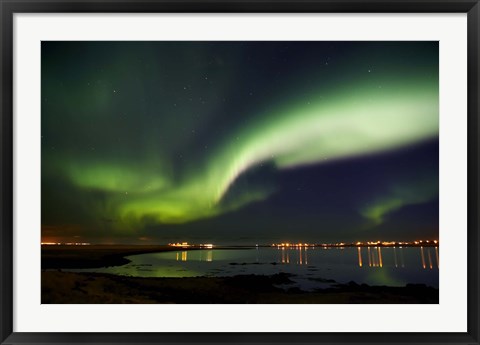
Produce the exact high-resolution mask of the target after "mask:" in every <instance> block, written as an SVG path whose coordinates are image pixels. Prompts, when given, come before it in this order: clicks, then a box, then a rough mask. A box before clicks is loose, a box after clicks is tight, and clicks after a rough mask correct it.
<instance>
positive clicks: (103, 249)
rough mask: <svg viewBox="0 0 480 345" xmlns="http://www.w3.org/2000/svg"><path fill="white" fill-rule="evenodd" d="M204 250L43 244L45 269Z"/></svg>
mask: <svg viewBox="0 0 480 345" xmlns="http://www.w3.org/2000/svg"><path fill="white" fill-rule="evenodd" d="M253 248H255V247H252V246H238V247H232V246H218V247H215V248H213V249H208V250H216V249H253ZM202 249H206V248H202V247H187V248H182V247H173V246H169V245H123V244H119V245H108V244H105V245H103V244H98V245H97V244H95V245H80V246H75V245H42V249H41V258H42V269H62V268H64V269H72V268H74V269H79V268H101V267H111V266H123V265H126V264H128V263H130V262H131V261H130V260H128V259H127V258H126V256H131V255H139V254H149V253H162V252H170V251H178V250H181V251H186V250H202Z"/></svg>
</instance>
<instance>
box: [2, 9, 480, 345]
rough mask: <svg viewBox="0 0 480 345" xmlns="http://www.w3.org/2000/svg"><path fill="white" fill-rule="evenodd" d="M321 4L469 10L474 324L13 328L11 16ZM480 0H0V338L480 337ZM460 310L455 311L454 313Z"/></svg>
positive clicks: (418, 340) (426, 340)
mask: <svg viewBox="0 0 480 345" xmlns="http://www.w3.org/2000/svg"><path fill="white" fill-rule="evenodd" d="M26 12H28V13H109V12H112V13H122V12H125V13H145V12H152V13H153V12H163V13H174V12H191V13H208V12H211V13H228V12H242V13H247V12H260V13H268V12H276V13H279V12H283V13H300V12H323V13H342V12H344V13H399V12H401V13H410V12H411V13H429V12H432V13H442V12H443V13H445V12H456V13H467V15H468V17H467V18H468V19H467V20H468V24H467V25H468V37H467V40H468V66H467V67H468V253H467V255H468V281H467V285H468V296H467V297H468V315H467V317H468V321H467V323H468V325H467V327H468V330H467V332H465V333H325V332H323V333H315V332H312V333H17V332H13V313H14V310H13V294H14V289H13V273H14V272H13V231H14V224H13V211H14V210H13V197H14V195H13V187H12V186H13V179H14V171H13V159H14V156H13V150H14V147H13V120H14V119H13V34H14V32H13V16H14V14H15V13H26ZM479 16H480V4H479V0H404V1H399V0H393V1H389V0H257V1H255V0H198V1H195V0H140V1H135V0H120V1H110V0H76V1H67V0H26V1H23V0H16V1H14V0H0V18H1V19H0V22H1V40H0V49H1V53H0V58H1V71H0V73H1V85H0V88H1V153H0V154H1V156H0V164H1V169H0V174H1V178H0V181H1V182H0V190H1V195H2V198H1V208H0V219H1V230H0V248H1V259H0V260H1V261H0V276H1V285H0V313H1V314H0V318H1V320H0V341H1V344H198V343H209V344H218V343H235V344H273V343H291V344H302V343H319V344H320V343H336V344H370V343H386V344H388V343H392V344H393V343H396V344H479V298H478V297H479V277H480V275H479V255H478V250H479V249H480V242H479V236H478V235H479V230H480V229H479V212H478V211H479V203H478V197H479V186H480V184H479V177H480V176H479V171H478V165H479V153H480V152H479V141H478V136H479V135H480V126H479V121H478V116H479V102H478V98H479V96H480V88H479V81H480V78H479V47H480V44H479V32H480V24H479ZM452 317H455V315H452Z"/></svg>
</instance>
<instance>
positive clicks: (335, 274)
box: [75, 247, 439, 290]
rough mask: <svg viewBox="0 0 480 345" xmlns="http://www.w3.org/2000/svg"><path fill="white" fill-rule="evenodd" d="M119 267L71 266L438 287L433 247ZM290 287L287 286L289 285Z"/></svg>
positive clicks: (308, 285) (184, 258) (248, 255)
mask: <svg viewBox="0 0 480 345" xmlns="http://www.w3.org/2000/svg"><path fill="white" fill-rule="evenodd" d="M127 258H128V259H129V260H131V261H132V262H131V263H129V264H127V265H124V266H119V267H107V268H100V269H88V270H75V271H78V272H81V271H89V272H92V271H93V272H102V273H113V274H119V275H127V276H136V277H195V276H214V277H220V276H233V275H239V274H266V275H271V274H275V273H280V272H285V273H291V274H294V275H295V276H294V277H293V278H292V280H294V281H295V282H296V284H297V285H299V287H301V288H302V289H304V290H310V289H314V288H318V287H326V286H329V285H331V283H329V282H325V280H330V279H333V280H335V281H336V282H339V283H347V282H350V281H355V282H356V283H358V284H361V283H366V284H369V285H388V286H404V285H405V284H407V283H422V284H426V285H429V286H433V287H438V271H439V269H438V268H439V261H438V248H435V247H427V248H399V247H396V248H380V247H378V248H375V247H370V248H356V247H354V248H351V247H349V248H343V249H340V248H338V249H337V248H329V249H322V248H315V249H312V248H308V249H305V248H299V249H295V248H291V249H287V248H283V249H282V248H280V249H277V248H262V247H260V248H254V249H238V250H237V249H229V250H221V249H214V250H192V251H182V250H179V251H172V252H164V253H153V254H141V255H133V256H129V257H127ZM290 287H291V285H290Z"/></svg>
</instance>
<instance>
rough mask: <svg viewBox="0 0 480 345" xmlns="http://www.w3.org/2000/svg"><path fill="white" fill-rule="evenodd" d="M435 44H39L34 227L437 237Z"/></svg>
mask: <svg viewBox="0 0 480 345" xmlns="http://www.w3.org/2000/svg"><path fill="white" fill-rule="evenodd" d="M438 102H439V99H438V43H437V42H43V43H42V129H41V130H42V237H44V238H48V239H50V238H54V239H69V240H71V239H74V238H81V239H84V240H86V241H97V242H109V243H110V242H139V241H151V242H167V241H170V240H181V239H185V240H192V239H193V240H195V239H202V240H203V239H208V240H210V241H213V242H242V241H243V242H253V241H255V242H258V241H261V242H264V241H270V240H278V239H280V240H283V239H286V240H301V241H307V240H349V239H352V240H357V239H371V238H372V237H373V238H377V237H378V236H381V238H382V239H401V240H402V239H405V240H406V239H412V238H413V237H422V238H425V237H430V238H437V237H438V126H439V114H438V112H439V108H438Z"/></svg>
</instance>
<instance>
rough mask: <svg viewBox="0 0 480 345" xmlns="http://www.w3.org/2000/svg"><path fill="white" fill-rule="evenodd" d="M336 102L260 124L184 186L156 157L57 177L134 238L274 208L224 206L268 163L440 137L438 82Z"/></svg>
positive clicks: (263, 118) (341, 93)
mask: <svg viewBox="0 0 480 345" xmlns="http://www.w3.org/2000/svg"><path fill="white" fill-rule="evenodd" d="M389 80H390V81H389ZM330 93H331V95H330V97H325V99H326V100H323V99H324V98H320V97H315V95H313V94H311V95H308V97H302V98H301V99H300V98H297V100H291V101H290V102H288V101H287V102H284V103H283V104H278V106H276V107H273V108H270V109H269V110H268V112H266V113H263V114H259V115H258V116H256V117H254V119H255V120H251V121H249V122H248V123H246V124H244V126H243V127H241V128H238V129H237V130H236V132H235V133H233V134H231V135H230V136H229V138H228V139H226V140H225V141H224V142H222V143H221V144H218V145H216V147H215V148H214V149H213V151H212V152H214V153H213V154H210V155H208V156H206V157H202V161H201V162H200V163H198V162H195V166H194V167H193V168H192V169H188V171H187V173H186V174H184V175H182V177H181V178H178V177H175V174H174V171H173V169H172V168H171V167H170V165H169V163H168V159H167V158H165V157H162V155H160V154H159V155H158V159H157V161H156V162H154V163H152V162H149V163H148V164H143V165H142V164H141V163H139V164H138V165H135V164H130V165H128V164H125V163H124V162H122V161H114V160H109V159H108V158H105V159H103V160H97V161H92V160H88V161H82V160H81V159H79V160H75V161H73V160H68V159H66V160H67V161H68V163H65V160H63V162H62V164H61V169H64V170H65V173H66V174H67V176H69V178H70V179H71V181H72V182H73V184H74V185H76V186H78V187H82V188H87V189H91V190H99V191H103V192H106V193H108V195H109V198H108V201H107V202H106V203H105V204H104V205H103V210H102V212H103V213H106V214H109V215H110V216H111V217H112V218H115V219H118V221H117V222H116V225H115V227H116V228H117V229H118V230H124V231H132V229H134V228H135V227H136V226H139V225H141V224H145V223H167V224H180V223H186V222H190V221H194V220H198V219H203V218H208V217H213V216H216V215H219V214H223V213H226V212H229V211H233V210H236V209H239V208H241V207H242V206H244V205H247V204H249V203H252V202H255V201H257V200H263V199H265V198H268V196H269V195H270V194H271V193H272V192H274V189H271V188H270V189H258V188H257V189H255V188H253V189H251V190H250V191H248V193H243V194H242V195H241V196H239V197H237V198H236V199H235V200H234V202H229V203H223V202H222V200H224V198H225V196H226V195H227V194H228V193H229V190H230V189H231V187H232V185H234V183H235V181H236V180H237V179H238V178H239V176H241V175H242V174H243V173H245V172H247V171H248V170H249V169H252V168H254V167H257V166H259V165H262V164H264V163H268V164H273V166H274V167H275V168H276V169H289V168H293V167H298V166H304V165H309V164H321V163H326V162H330V161H332V160H338V159H344V158H349V157H355V156H359V155H368V154H374V153H380V152H384V151H389V150H394V149H398V148H402V147H405V146H408V145H411V144H415V143H419V142H422V141H424V140H428V139H431V138H435V137H437V136H438V125H439V124H438V103H439V102H438V83H437V81H436V80H435V81H430V82H428V81H427V82H426V81H425V80H423V79H422V80H412V79H411V78H410V79H408V80H402V79H400V78H399V77H398V76H396V77H394V78H391V79H385V80H384V83H382V87H381V89H379V87H378V86H373V85H370V84H365V83H361V82H351V83H349V84H345V83H344V84H343V86H342V87H338V86H337V87H335V88H334V89H333V90H331V91H330ZM432 190H435V191H436V189H435V188H433V189H432ZM437 193H438V191H437ZM424 194H426V195H427V197H423V196H422V197H413V196H409V195H402V194H401V193H400V194H399V193H398V192H395V191H392V192H391V193H390V194H389V195H386V196H384V197H382V198H379V199H378V202H377V203H374V205H373V206H370V207H369V208H364V209H362V210H361V211H360V213H361V214H362V215H364V216H365V217H366V218H367V219H370V220H372V221H373V222H374V223H375V224H379V223H381V222H382V220H383V217H384V216H385V214H387V213H389V212H391V211H393V210H396V209H398V208H400V207H401V206H403V205H405V204H409V203H415V202H420V201H422V200H426V199H427V198H428V197H433V196H434V194H435V192H432V191H428V192H426V193H424Z"/></svg>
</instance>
